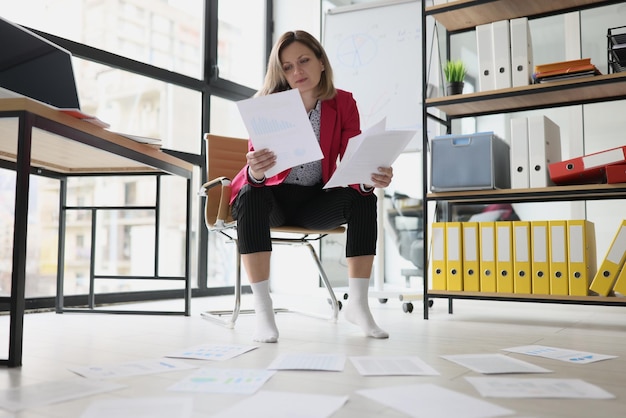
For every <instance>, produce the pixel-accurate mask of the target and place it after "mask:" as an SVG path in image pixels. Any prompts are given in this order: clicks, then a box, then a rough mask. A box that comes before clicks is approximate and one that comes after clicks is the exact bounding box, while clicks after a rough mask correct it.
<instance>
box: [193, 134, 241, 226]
mask: <svg viewBox="0 0 626 418" xmlns="http://www.w3.org/2000/svg"><path fill="white" fill-rule="evenodd" d="M204 140H205V142H206V167H207V181H211V180H213V179H216V178H218V177H227V178H228V179H232V178H233V177H235V175H236V174H237V173H238V172H239V170H241V168H242V167H243V166H244V165H245V164H246V153H247V152H248V140H247V139H244V138H233V137H228V136H220V135H214V134H210V133H207V134H204ZM220 189H221V188H219V187H214V188H212V189H210V190H209V191H208V193H207V197H206V199H207V201H206V203H205V220H206V222H207V225H213V224H214V223H215V220H216V219H217V214H218V212H219V208H220V200H221V199H222V195H221V191H220ZM227 190H228V191H230V187H228V188H227ZM224 197H225V198H228V197H226V196H224ZM225 221H227V222H231V221H232V217H231V216H230V211H229V212H228V217H227V219H225Z"/></svg>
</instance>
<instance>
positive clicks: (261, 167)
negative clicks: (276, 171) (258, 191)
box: [246, 148, 276, 180]
mask: <svg viewBox="0 0 626 418" xmlns="http://www.w3.org/2000/svg"><path fill="white" fill-rule="evenodd" d="M246 160H247V161H248V166H249V167H250V174H251V175H252V176H253V177H254V178H255V179H257V180H262V179H263V178H264V177H265V172H266V171H267V170H269V169H270V168H272V167H274V165H276V155H275V154H274V153H273V152H272V151H270V150H268V149H267V148H264V149H262V150H258V151H257V150H255V151H250V152H248V153H247V154H246Z"/></svg>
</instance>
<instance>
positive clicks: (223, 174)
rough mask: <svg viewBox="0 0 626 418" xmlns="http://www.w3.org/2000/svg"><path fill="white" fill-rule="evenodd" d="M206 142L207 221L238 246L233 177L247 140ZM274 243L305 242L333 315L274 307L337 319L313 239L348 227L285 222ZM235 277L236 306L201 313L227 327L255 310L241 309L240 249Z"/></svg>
mask: <svg viewBox="0 0 626 418" xmlns="http://www.w3.org/2000/svg"><path fill="white" fill-rule="evenodd" d="M204 140H205V142H206V167H207V180H208V181H207V182H206V183H205V184H203V185H202V187H201V190H200V193H199V194H200V195H201V196H203V197H206V202H205V212H204V214H205V223H206V226H207V228H208V230H209V232H210V233H211V232H217V233H219V234H221V235H223V236H224V237H226V238H227V239H228V240H229V241H230V242H234V243H235V245H236V246H237V244H238V243H237V222H236V221H235V220H233V218H232V216H231V212H230V204H229V200H230V180H231V179H232V178H233V177H234V176H235V175H236V174H237V172H239V170H241V168H242V167H243V166H244V165H245V164H246V153H247V152H248V141H247V140H246V139H241V138H232V137H226V136H219V135H213V134H210V133H207V134H205V135H204ZM271 232H272V243H275V244H286V245H296V246H304V247H306V248H308V250H309V253H310V254H311V256H312V257H313V260H314V261H315V265H316V266H317V270H318V273H319V277H320V279H321V281H322V283H323V284H324V287H325V288H326V290H327V291H328V303H329V304H330V305H331V309H332V312H331V314H330V316H324V315H320V314H316V313H310V312H302V311H297V310H291V309H284V308H275V309H274V311H275V312H276V313H279V312H295V313H301V314H305V315H308V316H313V317H318V318H321V319H329V320H332V321H336V320H337V317H338V315H339V310H340V309H341V303H340V302H339V301H337V298H336V296H335V293H334V291H333V289H332V286H331V284H330V281H329V280H328V277H327V275H326V273H325V271H324V268H323V266H322V263H321V261H320V259H319V257H318V256H317V253H316V252H315V249H314V248H313V245H312V244H311V243H312V242H315V241H319V240H321V239H322V238H323V237H325V236H326V235H329V234H342V233H344V232H345V227H343V226H340V227H338V228H335V229H332V230H310V229H306V228H301V227H291V226H282V227H278V228H272V230H271ZM236 269H237V270H236V278H235V286H234V296H235V306H234V308H233V309H232V310H218V311H206V312H202V317H203V318H205V319H208V320H211V321H214V322H217V323H220V324H222V325H224V326H226V327H228V328H234V326H235V322H236V321H237V317H238V316H239V314H247V313H253V312H254V310H252V309H249V310H242V309H241V255H240V254H239V251H238V250H237V264H236Z"/></svg>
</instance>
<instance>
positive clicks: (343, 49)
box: [336, 33, 377, 69]
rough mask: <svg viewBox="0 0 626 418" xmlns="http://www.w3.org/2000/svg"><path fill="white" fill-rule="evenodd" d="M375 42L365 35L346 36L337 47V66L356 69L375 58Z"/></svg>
mask: <svg viewBox="0 0 626 418" xmlns="http://www.w3.org/2000/svg"><path fill="white" fill-rule="evenodd" d="M376 50H377V45H376V41H375V40H374V39H372V37H371V36H369V35H367V34H362V33H357V34H354V35H350V36H347V37H345V38H344V39H343V41H341V43H340V44H339V46H338V47H337V57H336V58H337V59H336V63H337V64H338V65H343V66H344V67H347V68H355V69H358V68H360V67H362V66H364V65H367V64H369V63H370V62H372V61H373V60H374V59H375V58H376Z"/></svg>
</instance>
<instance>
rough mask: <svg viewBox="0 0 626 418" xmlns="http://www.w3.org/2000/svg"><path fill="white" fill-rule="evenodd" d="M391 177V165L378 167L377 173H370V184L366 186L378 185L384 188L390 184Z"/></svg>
mask: <svg viewBox="0 0 626 418" xmlns="http://www.w3.org/2000/svg"><path fill="white" fill-rule="evenodd" d="M392 178H393V167H378V173H372V184H371V185H369V184H366V185H365V186H366V187H372V186H373V187H379V188H381V189H384V188H385V187H387V186H389V185H390V184H391V179H392Z"/></svg>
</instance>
